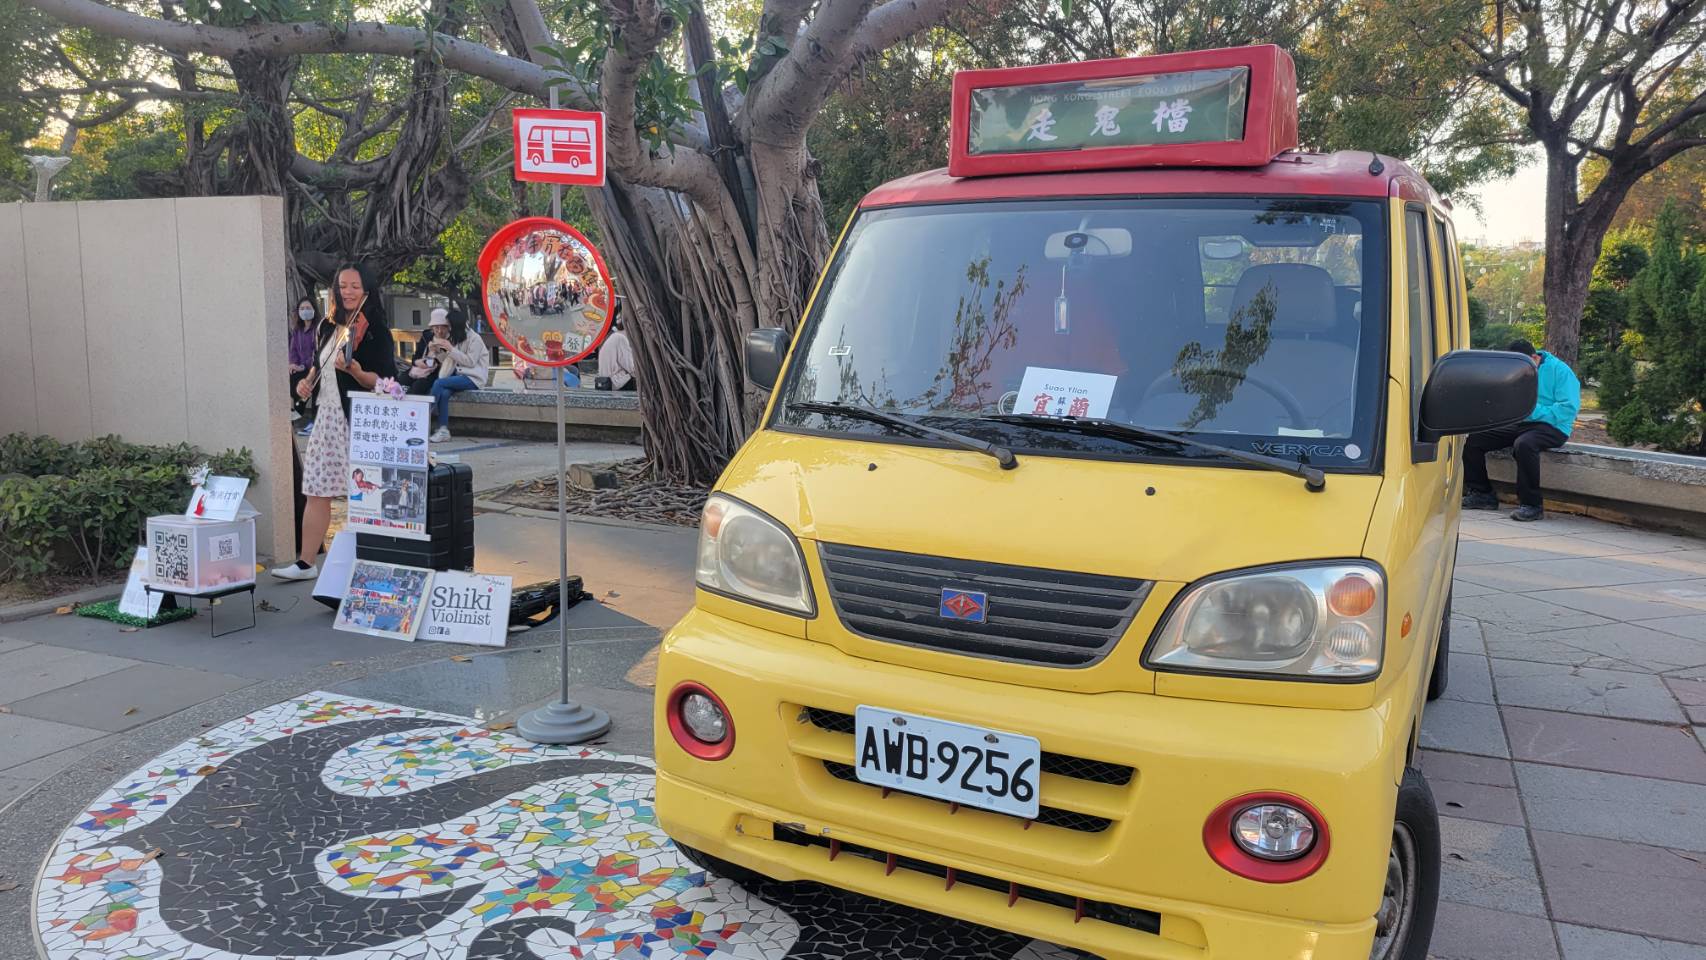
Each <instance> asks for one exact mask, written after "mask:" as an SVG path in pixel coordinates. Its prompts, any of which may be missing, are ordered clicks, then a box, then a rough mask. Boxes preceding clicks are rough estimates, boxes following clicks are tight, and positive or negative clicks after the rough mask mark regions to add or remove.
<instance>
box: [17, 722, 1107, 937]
mask: <svg viewBox="0 0 1706 960" xmlns="http://www.w3.org/2000/svg"><path fill="white" fill-rule="evenodd" d="M652 784H653V779H652V768H651V762H650V761H649V760H648V759H646V758H644V757H633V756H622V755H618V754H612V753H607V752H604V751H600V750H595V749H587V748H581V747H547V746H540V745H537V744H533V743H529V742H527V741H525V740H522V739H521V738H519V737H516V736H513V735H511V734H509V733H505V732H500V731H493V730H488V729H484V728H483V727H481V726H479V724H478V723H476V722H475V721H473V720H470V719H468V718H465V717H456V716H450V715H447V714H441V713H433V712H429V711H424V710H416V709H413V708H409V707H402V706H397V705H394V704H387V703H378V702H374V701H369V700H360V699H353V698H348V697H338V696H336V695H333V694H327V693H315V694H309V695H306V696H303V697H299V698H297V699H294V700H289V701H286V702H284V703H280V704H276V705H274V706H272V707H269V708H267V709H265V710H260V711H257V712H255V713H252V714H250V715H248V716H245V717H241V718H239V719H237V720H233V721H231V722H229V723H226V724H223V725H221V726H219V727H217V728H214V729H211V730H208V731H206V732H205V733H203V734H201V735H200V736H197V737H196V738H194V739H193V740H190V741H187V742H185V743H183V744H180V745H179V746H177V747H176V748H174V749H172V750H170V751H168V752H167V753H165V754H163V755H161V756H160V757H158V758H156V759H155V760H154V761H152V762H150V763H149V764H148V765H147V766H145V767H143V768H142V769H140V770H137V771H136V772H134V773H133V774H131V775H130V776H129V777H127V778H125V779H124V780H122V781H120V782H119V783H117V784H115V785H114V786H113V787H112V788H111V789H109V790H108V791H107V792H106V793H105V794H104V795H102V796H101V797H100V798H99V800H97V801H96V802H95V803H93V804H91V805H89V807H88V808H87V809H86V811H85V812H84V813H83V814H82V815H80V816H79V817H78V818H77V819H76V820H75V821H74V822H73V823H72V825H71V826H70V827H69V828H68V829H66V831H65V832H64V833H63V834H62V835H61V836H60V838H59V841H58V843H57V844H56V845H55V847H54V850H53V853H52V855H51V856H50V857H49V858H48V860H47V863H46V865H45V867H44V869H43V871H42V875H41V877H40V879H39V880H38V882H37V886H36V892H35V916H36V925H37V929H38V931H39V934H40V936H41V939H42V943H43V945H44V946H45V948H46V953H47V956H48V957H49V958H50V960H120V958H123V960H237V958H252V957H330V956H337V957H340V958H350V960H485V958H491V960H497V958H528V957H537V958H541V960H569V958H615V960H639V958H648V960H650V958H656V960H669V958H677V957H681V958H688V957H697V958H717V960H724V958H742V960H779V958H785V957H786V958H808V960H809V958H824V960H878V958H883V960H891V958H916V960H936V958H944V957H977V958H991V960H999V958H1009V957H1011V958H1014V960H1062V958H1068V957H1077V956H1081V955H1080V954H1076V953H1073V952H1071V951H1066V950H1063V949H1061V948H1058V947H1052V946H1049V945H1046V944H1043V943H1040V942H1034V941H1029V940H1028V939H1026V938H1022V937H1018V936H1015V935H1012V934H1008V933H1003V932H1001V931H997V930H991V929H988V928H984V927H979V926H975V925H972V924H967V923H962V922H959V921H956V920H951V919H948V918H944V917H938V916H935V915H933V914H927V913H922V912H920V911H916V910H911V909H909V908H906V907H901V906H897V905H893V904H887V903H882V902H880V901H874V900H870V899H867V898H864V897H858V896H856V895H853V894H848V893H844V892H841V891H837V890H832V889H829V888H825V887H822V886H818V885H815V884H779V883H778V884H770V883H766V884H762V885H759V886H758V887H756V888H754V889H752V890H747V889H745V888H743V887H740V886H737V885H735V884H733V883H730V882H729V881H726V880H722V879H717V878H711V877H707V875H706V874H705V873H704V872H703V871H702V870H700V869H698V868H697V867H695V866H693V865H692V864H691V863H689V862H688V861H686V860H685V859H683V858H682V857H681V855H680V854H679V853H678V852H677V851H676V850H675V848H674V846H673V844H671V842H670V840H669V838H668V837H667V836H665V835H664V833H663V832H662V831H661V830H660V829H659V828H658V826H657V821H656V817H655V816H654V814H653V811H652Z"/></svg>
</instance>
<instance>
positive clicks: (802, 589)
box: [695, 494, 816, 617]
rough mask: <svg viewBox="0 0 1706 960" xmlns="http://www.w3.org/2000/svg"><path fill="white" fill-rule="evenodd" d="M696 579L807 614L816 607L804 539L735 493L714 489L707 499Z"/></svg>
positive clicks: (738, 596) (707, 585)
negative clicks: (804, 549) (800, 542)
mask: <svg viewBox="0 0 1706 960" xmlns="http://www.w3.org/2000/svg"><path fill="white" fill-rule="evenodd" d="M695 579H696V580H697V581H698V583H699V586H701V587H703V588H705V589H706V590H710V591H711V592H713V593H721V594H727V595H728V596H731V597H735V598H736V599H740V600H747V601H750V602H752V603H756V604H760V605H762V606H766V607H775V608H777V609H779V610H786V611H787V612H789V613H797V614H800V615H802V616H807V617H809V616H812V615H813V614H814V613H815V612H816V610H815V607H814V605H813V603H812V591H811V586H810V585H809V584H808V583H807V582H806V562H805V557H804V556H803V555H802V554H801V553H800V544H799V541H797V540H795V539H794V535H793V534H791V533H789V532H788V529H787V528H786V527H784V526H782V525H781V524H780V523H777V522H776V521H775V520H773V519H771V518H770V517H767V516H765V515H764V514H762V513H760V512H758V511H757V510H754V509H753V508H752V507H749V506H747V505H746V504H744V503H741V502H740V501H739V500H736V499H734V498H733V497H726V496H723V495H722V494H712V495H711V498H710V499H709V500H707V501H706V502H705V512H704V514H703V515H702V516H701V518H700V522H699V565H698V569H697V571H696V576H695Z"/></svg>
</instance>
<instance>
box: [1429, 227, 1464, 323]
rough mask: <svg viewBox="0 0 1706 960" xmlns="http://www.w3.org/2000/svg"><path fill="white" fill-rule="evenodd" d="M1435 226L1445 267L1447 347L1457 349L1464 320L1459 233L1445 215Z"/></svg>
mask: <svg viewBox="0 0 1706 960" xmlns="http://www.w3.org/2000/svg"><path fill="white" fill-rule="evenodd" d="M1434 228H1435V230H1437V231H1438V233H1439V250H1440V257H1441V259H1440V265H1441V266H1443V267H1444V268H1445V271H1444V272H1445V315H1446V321H1447V322H1446V327H1445V342H1446V349H1447V350H1456V349H1457V348H1458V347H1460V346H1462V344H1460V343H1458V342H1457V338H1458V336H1459V335H1460V334H1459V330H1460V326H1459V325H1460V324H1461V323H1462V321H1463V317H1462V310H1463V307H1462V304H1461V303H1460V302H1459V299H1458V298H1459V297H1460V296H1462V294H1463V289H1462V287H1463V265H1462V264H1461V263H1460V262H1459V260H1458V251H1457V234H1456V232H1455V231H1453V230H1452V229H1451V224H1449V223H1447V222H1446V221H1445V218H1444V217H1437V216H1436V217H1434Z"/></svg>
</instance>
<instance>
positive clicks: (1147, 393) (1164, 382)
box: [1138, 368, 1309, 430]
mask: <svg viewBox="0 0 1706 960" xmlns="http://www.w3.org/2000/svg"><path fill="white" fill-rule="evenodd" d="M1199 372H1202V373H1213V374H1220V375H1222V376H1225V377H1227V378H1229V379H1233V380H1241V381H1242V382H1244V383H1248V384H1251V385H1253V386H1255V387H1256V389H1258V390H1261V391H1262V392H1263V393H1265V394H1267V395H1268V396H1270V397H1273V398H1274V400H1275V401H1276V402H1277V403H1278V404H1279V405H1280V406H1281V407H1283V408H1285V415H1286V416H1288V417H1290V418H1291V426H1292V429H1294V430H1308V429H1309V418H1308V417H1307V416H1306V415H1304V413H1303V404H1301V403H1298V402H1297V397H1295V396H1293V395H1292V393H1291V391H1289V390H1287V389H1285V388H1284V387H1282V386H1280V385H1279V384H1277V383H1270V382H1268V381H1267V380H1264V379H1262V378H1261V377H1257V376H1253V375H1251V374H1248V373H1246V374H1243V375H1242V377H1240V375H1239V374H1238V373H1237V372H1235V371H1232V370H1225V369H1220V368H1215V369H1211V370H1204V371H1199ZM1173 393H1182V394H1186V395H1187V396H1189V395H1191V393H1190V391H1189V390H1186V389H1185V385H1184V384H1183V383H1181V382H1179V376H1178V374H1176V373H1174V372H1173V371H1171V370H1169V371H1167V372H1166V373H1163V374H1161V375H1160V376H1159V377H1156V378H1155V379H1154V380H1151V381H1150V382H1149V386H1147V387H1144V388H1143V396H1142V397H1141V398H1140V399H1139V400H1138V405H1139V406H1142V405H1143V404H1145V403H1148V402H1149V401H1150V399H1151V398H1154V397H1159V396H1165V395H1167V394H1173Z"/></svg>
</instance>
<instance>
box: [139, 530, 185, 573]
mask: <svg viewBox="0 0 1706 960" xmlns="http://www.w3.org/2000/svg"><path fill="white" fill-rule="evenodd" d="M148 563H149V565H150V566H152V567H153V568H154V569H153V570H152V571H151V572H150V574H149V579H150V580H153V581H154V582H155V583H165V584H175V585H178V586H188V585H189V582H190V535H189V533H188V532H186V531H180V530H155V531H154V542H153V543H152V544H150V545H149V548H148Z"/></svg>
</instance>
